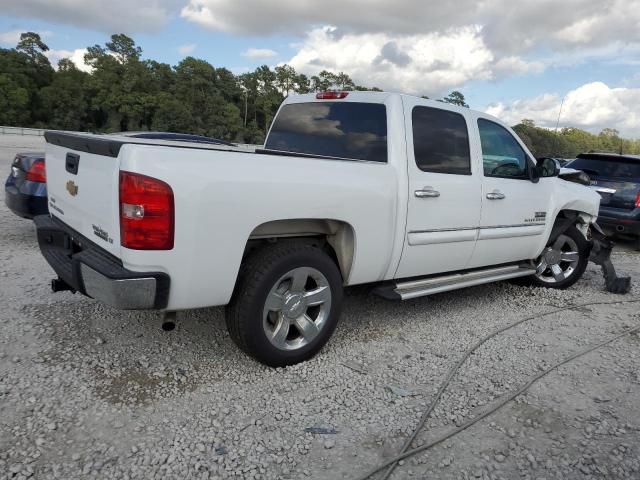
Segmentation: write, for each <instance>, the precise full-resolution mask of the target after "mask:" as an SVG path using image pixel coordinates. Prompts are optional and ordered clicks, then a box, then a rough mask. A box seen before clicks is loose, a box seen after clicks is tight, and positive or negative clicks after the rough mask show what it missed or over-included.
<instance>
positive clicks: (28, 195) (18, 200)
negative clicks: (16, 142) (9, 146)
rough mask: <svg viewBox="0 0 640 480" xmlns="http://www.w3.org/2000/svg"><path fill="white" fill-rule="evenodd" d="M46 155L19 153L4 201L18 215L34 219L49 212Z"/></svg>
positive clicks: (5, 190)
mask: <svg viewBox="0 0 640 480" xmlns="http://www.w3.org/2000/svg"><path fill="white" fill-rule="evenodd" d="M46 181H47V178H46V172H45V165H44V153H43V152H38V153H18V154H17V155H16V157H15V158H14V159H13V163H12V164H11V172H10V173H9V177H8V178H7V181H6V182H5V186H4V194H5V197H4V201H5V203H6V204H7V207H9V210H11V211H12V212H13V213H15V214H16V215H18V216H20V217H23V218H33V217H35V216H36V215H43V214H46V213H48V212H49V208H48V207H47V184H46Z"/></svg>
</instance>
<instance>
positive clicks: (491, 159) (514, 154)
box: [478, 118, 528, 179]
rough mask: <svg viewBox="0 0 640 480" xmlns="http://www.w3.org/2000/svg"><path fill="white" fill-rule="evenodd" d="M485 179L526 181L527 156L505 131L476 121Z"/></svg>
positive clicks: (497, 126) (495, 124)
mask: <svg viewBox="0 0 640 480" xmlns="http://www.w3.org/2000/svg"><path fill="white" fill-rule="evenodd" d="M478 129H479V130H480V143H481V145H482V163H483V166H484V176H485V177H501V178H518V179H528V175H527V154H526V153H525V151H524V150H523V149H522V147H521V146H520V144H519V143H518V142H517V140H516V139H515V138H513V135H511V133H509V131H508V130H507V129H505V128H504V127H502V126H501V125H498V124H497V123H495V122H492V121H490V120H486V119H484V118H480V119H478Z"/></svg>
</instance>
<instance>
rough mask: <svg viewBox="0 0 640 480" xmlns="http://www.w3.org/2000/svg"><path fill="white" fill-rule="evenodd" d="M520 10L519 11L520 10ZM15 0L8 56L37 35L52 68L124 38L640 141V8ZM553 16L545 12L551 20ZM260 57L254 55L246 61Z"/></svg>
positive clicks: (4, 20)
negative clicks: (334, 75) (114, 36)
mask: <svg viewBox="0 0 640 480" xmlns="http://www.w3.org/2000/svg"><path fill="white" fill-rule="evenodd" d="M514 4H515V5H514ZM104 5H105V3H104V2H101V1H98V0H48V1H45V0H9V3H8V5H6V6H5V7H3V13H5V15H4V16H1V17H0V46H2V47H5V48H7V47H12V46H14V44H15V39H16V37H17V35H18V34H19V32H21V31H27V30H31V31H37V32H40V33H41V34H42V36H43V38H44V41H45V42H46V43H47V44H48V45H49V47H50V48H51V56H50V59H51V60H52V61H53V62H56V61H57V59H59V58H61V57H64V56H70V57H71V58H72V59H73V60H74V61H76V63H79V64H80V63H81V59H82V53H83V52H82V50H81V49H83V48H86V47H87V46H90V45H94V44H100V45H103V44H104V43H105V42H106V41H108V38H109V35H110V34H111V33H120V32H122V33H127V34H128V35H130V36H132V37H133V38H134V39H135V40H136V42H137V44H138V45H140V46H141V47H142V48H143V55H144V57H146V58H153V59H156V60H159V61H162V62H166V63H169V64H171V65H175V64H177V63H178V62H179V61H180V60H181V59H182V58H184V57H185V56H186V55H192V56H195V57H198V58H203V59H205V60H207V61H209V62H210V63H212V64H213V65H215V66H224V67H227V68H229V69H230V70H232V71H234V72H235V73H241V72H243V71H248V70H252V69H254V68H255V67H257V66H259V65H262V64H267V65H270V66H275V65H277V64H279V63H289V64H291V65H292V66H294V68H296V70H298V71H300V72H303V73H307V74H315V73H317V72H318V71H319V70H321V69H328V70H332V71H335V72H338V71H344V72H346V73H348V74H349V75H351V76H352V78H353V79H354V80H355V81H356V83H359V84H364V85H370V86H372V85H375V86H378V87H381V88H383V89H385V90H393V91H402V92H406V93H413V94H420V95H423V94H426V95H429V96H432V97H438V96H442V95H445V94H447V93H448V92H450V91H451V90H454V89H456V90H460V91H462V92H463V93H464V94H465V96H466V98H467V101H468V103H469V104H470V105H471V107H472V108H476V109H479V110H486V111H489V112H490V113H493V114H495V115H497V116H499V117H502V118H503V119H505V120H507V121H511V122H517V121H519V120H520V119H522V118H532V119H534V120H535V121H536V122H537V123H538V124H539V125H542V126H547V127H552V126H554V124H555V121H556V118H557V114H558V108H559V105H560V102H561V100H562V98H564V99H565V106H564V108H563V116H562V118H561V125H570V126H577V127H581V128H585V129H587V130H590V131H593V132H596V133H597V132H598V131H600V130H601V129H602V128H605V127H612V128H617V129H618V130H620V131H621V132H622V133H623V134H624V135H626V136H630V137H636V138H640V108H639V106H640V28H638V25H640V0H597V1H596V0H564V1H563V2H562V3H559V2H553V1H550V0H538V1H535V2H529V1H522V2H512V1H508V0H495V1H493V2H477V1H475V0H458V1H457V2H452V5H449V4H443V3H442V2H432V1H424V0H394V1H391V0H389V1H384V0H352V1H346V0H343V1H337V0H325V1H324V2H323V3H322V7H321V8H318V4H317V2H315V1H311V0H297V1H291V0H149V1H146V2H145V1H141V2H137V3H132V2H129V1H127V0H111V1H110V2H109V3H108V5H109V6H110V8H107V9H106V8H105V7H104ZM551 11H552V12H553V14H550V12H551ZM252 52H253V54H251V53H252Z"/></svg>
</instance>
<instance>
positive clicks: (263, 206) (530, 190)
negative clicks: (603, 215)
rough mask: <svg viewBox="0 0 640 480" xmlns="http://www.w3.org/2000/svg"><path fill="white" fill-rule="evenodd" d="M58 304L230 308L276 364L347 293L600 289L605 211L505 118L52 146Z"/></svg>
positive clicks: (331, 104)
mask: <svg viewBox="0 0 640 480" xmlns="http://www.w3.org/2000/svg"><path fill="white" fill-rule="evenodd" d="M45 136H46V140H47V146H46V166H47V167H46V168H47V188H48V192H49V210H50V212H51V213H50V215H48V216H42V217H38V218H37V219H36V224H37V231H38V240H39V244H40V248H41V250H42V252H43V254H44V256H45V257H46V259H47V260H48V262H49V263H50V264H51V266H52V267H53V269H54V270H55V271H56V273H57V275H58V278H57V279H56V280H54V281H53V282H52V287H53V289H54V291H57V290H65V289H66V290H73V291H79V292H81V293H83V294H86V295H88V296H90V297H93V298H95V299H98V300H100V301H103V302H105V303H107V304H109V305H112V306H114V307H116V308H121V309H159V310H166V311H175V310H180V309H189V308H198V307H207V306H214V305H227V312H226V315H227V325H228V328H229V332H230V334H231V337H232V338H233V339H234V341H235V342H236V343H237V344H238V345H239V346H240V347H241V348H242V349H244V350H245V351H246V352H247V353H249V354H251V355H253V356H254V357H255V358H257V359H258V360H260V361H262V362H264V363H267V364H269V365H274V366H281V365H288V364H292V363H296V362H299V361H302V360H305V359H307V358H309V357H311V356H312V355H314V354H315V353H316V352H317V351H318V350H320V348H321V347H322V346H323V345H324V344H325V343H326V342H327V340H328V339H329V337H330V335H331V334H332V332H333V330H334V329H335V327H336V323H337V321H338V317H339V315H340V305H341V301H342V289H343V287H344V286H349V285H358V284H371V286H372V288H373V289H374V291H375V292H376V293H378V294H380V295H383V296H385V297H388V298H397V299H409V298H414V297H418V296H422V295H429V294H432V293H437V292H443V291H446V290H453V289H456V288H461V287H466V286H471V285H478V284H481V283H487V282H493V281H497V280H505V279H512V278H516V277H523V279H524V280H527V281H529V282H531V283H533V284H537V285H541V286H547V287H554V288H565V287H568V286H570V285H572V284H573V283H575V282H576V281H577V280H578V279H579V278H580V276H581V275H582V273H583V271H584V269H585V267H586V264H587V261H588V257H589V251H590V245H591V242H590V240H589V234H588V230H589V227H590V225H591V224H592V223H593V222H594V221H595V219H596V216H597V214H598V205H599V201H600V197H599V195H598V194H597V193H596V192H595V191H593V190H591V189H589V188H587V187H585V186H582V185H579V184H577V183H571V182H568V181H564V180H562V179H560V178H558V172H559V170H558V166H557V165H556V164H555V163H554V162H553V161H552V160H551V159H545V160H544V161H541V162H538V163H536V161H535V160H534V158H533V156H532V155H531V153H530V152H529V151H528V150H527V148H526V146H525V145H524V144H523V143H522V142H521V141H520V139H519V138H518V136H517V135H515V134H514V132H513V131H512V130H511V129H510V128H509V127H508V126H506V125H504V124H502V123H501V122H500V121H499V120H497V119H496V118H493V117H491V116H489V115H486V114H484V113H481V112H476V111H472V110H469V109H466V108H458V107H455V106H451V105H448V104H444V103H439V102H434V101H430V100H425V99H422V98H416V97H412V96H407V95H401V94H395V93H373V92H322V93H318V94H315V93H314V94H309V95H299V96H291V97H289V98H287V100H286V101H285V102H284V103H283V104H282V106H281V107H280V109H279V111H278V114H277V116H276V117H275V120H274V122H273V125H272V126H271V130H270V132H269V135H268V137H267V140H266V142H265V144H264V147H263V148H260V149H256V150H255V151H247V149H240V148H234V147H233V146H227V145H206V144H198V143H189V142H170V141H158V140H155V141H154V140H144V139H138V138H131V137H125V136H118V135H115V136H112V135H91V134H72V133H60V132H47V134H46V135H45Z"/></svg>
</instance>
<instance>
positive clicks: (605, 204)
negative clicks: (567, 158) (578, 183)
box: [566, 153, 640, 250]
mask: <svg viewBox="0 0 640 480" xmlns="http://www.w3.org/2000/svg"><path fill="white" fill-rule="evenodd" d="M566 166H567V167H568V168H574V169H576V170H582V171H583V172H585V173H586V174H588V175H589V177H591V187H592V188H594V189H595V190H596V191H597V192H598V193H599V194H600V196H601V197H602V200H600V213H599V215H598V224H599V225H601V226H602V228H604V229H605V230H608V231H609V232H611V233H618V234H625V235H630V236H632V237H633V238H634V240H635V242H636V244H635V245H636V249H639V250H640V156H637V155H618V154H615V153H581V154H580V155H578V156H577V158H576V159H575V160H573V161H571V162H569V163H568V164H567V165H566Z"/></svg>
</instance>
